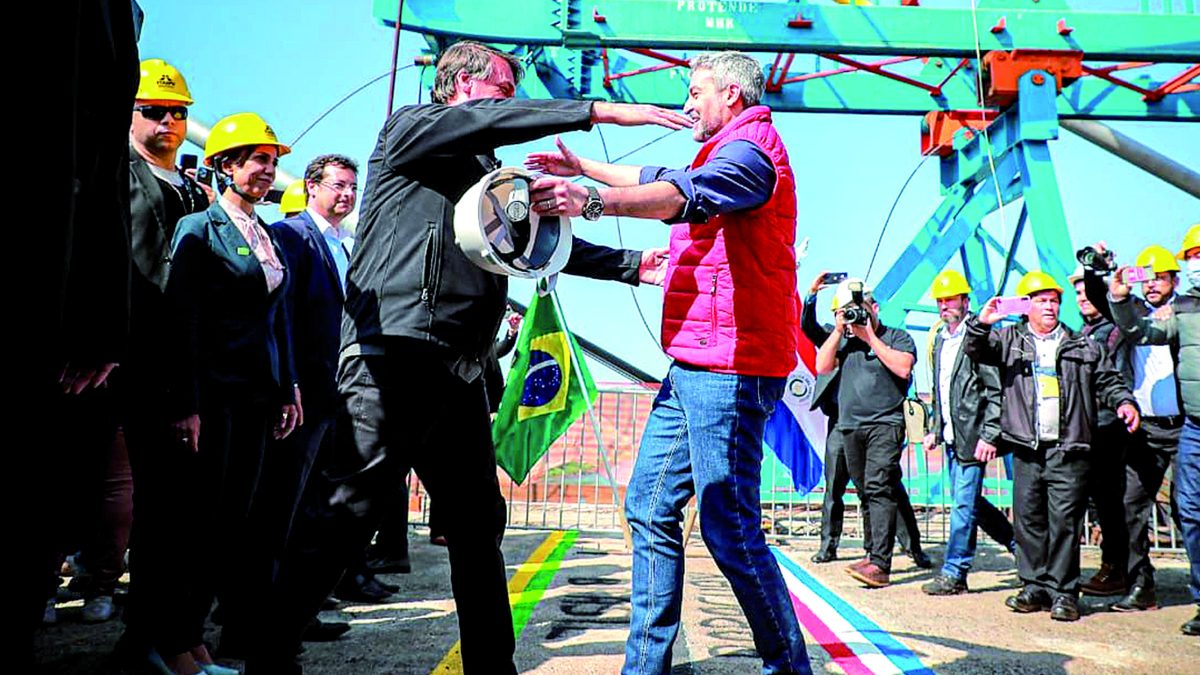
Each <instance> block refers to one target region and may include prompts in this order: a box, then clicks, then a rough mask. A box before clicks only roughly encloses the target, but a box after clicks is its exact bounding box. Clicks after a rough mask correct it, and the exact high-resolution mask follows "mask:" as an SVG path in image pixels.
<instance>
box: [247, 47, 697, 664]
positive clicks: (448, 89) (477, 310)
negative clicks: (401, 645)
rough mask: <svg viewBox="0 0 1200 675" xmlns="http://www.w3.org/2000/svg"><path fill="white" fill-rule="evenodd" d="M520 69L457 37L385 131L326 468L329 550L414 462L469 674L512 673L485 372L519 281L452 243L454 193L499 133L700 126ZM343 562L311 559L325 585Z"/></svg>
mask: <svg viewBox="0 0 1200 675" xmlns="http://www.w3.org/2000/svg"><path fill="white" fill-rule="evenodd" d="M520 70H521V69H520V64H519V62H518V61H517V60H516V59H515V58H514V57H512V56H511V55H507V54H504V53H502V52H498V51H496V50H493V49H491V48H488V47H485V46H484V45H481V44H478V43H474V42H460V43H458V44H455V45H454V46H452V47H450V48H449V49H448V50H446V51H445V52H444V53H443V54H442V55H441V57H440V58H439V60H438V66H437V74H436V76H435V81H434V87H433V92H432V97H433V100H434V101H436V103H433V104H428V105H416V106H408V107H404V108H401V109H400V110H398V111H396V113H394V114H393V115H392V116H391V117H390V118H388V120H387V122H386V123H385V124H384V127H383V130H382V131H381V132H380V134H379V141H378V144H377V145H376V148H375V151H374V152H373V153H372V155H371V158H370V160H369V162H368V171H367V185H366V190H365V193H364V195H363V201H362V210H361V217H360V219H359V225H358V229H357V245H356V247H355V251H354V255H353V257H352V258H351V260H350V268H349V272H348V274H347V280H346V304H345V315H344V319H343V328H342V352H341V356H340V358H341V362H340V366H339V370H338V390H339V396H340V400H341V403H342V405H343V411H342V413H343V415H344V416H343V417H342V418H340V419H339V421H338V428H339V429H343V428H344V429H345V431H346V433H345V434H340V432H339V434H340V435H339V437H338V441H337V443H336V445H335V448H336V449H335V452H334V457H333V463H332V465H331V467H330V469H329V473H330V475H331V476H332V477H334V478H335V479H337V480H338V481H339V483H340V484H339V485H338V486H337V489H336V492H335V494H334V495H333V497H332V499H331V502H330V504H331V511H330V513H329V514H328V518H326V519H325V520H324V522H320V523H318V525H319V526H321V528H322V531H323V533H324V534H323V536H325V537H328V540H329V541H332V542H334V544H333V545H332V546H330V547H329V550H334V551H340V552H342V554H343V555H348V552H350V551H355V550H361V549H362V547H363V546H365V545H366V544H367V540H368V539H369V537H370V536H371V534H372V533H373V532H374V530H375V529H376V526H377V525H378V524H379V517H380V515H381V514H382V511H383V509H384V508H386V506H387V504H388V503H389V501H390V500H391V499H393V498H394V495H395V494H396V493H397V491H398V490H399V489H400V483H401V482H402V481H403V480H404V477H405V475H406V474H407V473H408V470H409V469H410V468H411V469H413V470H415V471H416V473H417V475H418V476H419V477H420V478H421V481H422V483H423V484H424V485H425V487H426V489H428V491H429V494H430V496H431V497H432V498H433V499H434V501H436V502H438V508H439V509H441V510H442V514H441V515H443V516H445V518H444V520H445V525H446V536H447V539H448V540H449V553H450V567H451V585H452V587H453V591H454V597H455V602H456V606H457V610H458V619H459V630H460V634H461V636H462V660H463V667H464V669H465V671H466V672H488V673H515V672H516V667H515V665H514V664H513V652H514V650H515V641H514V639H513V634H512V614H511V610H510V608H509V602H508V590H507V575H506V570H505V563H504V556H503V553H502V551H501V547H500V541H501V538H502V536H503V533H504V525H505V508H504V500H503V497H502V496H501V495H500V488H499V484H498V482H497V479H496V459H495V451H494V449H493V447H492V440H491V425H490V420H489V414H488V402H487V396H486V394H485V391H484V381H483V377H482V374H483V362H484V360H485V359H486V357H487V355H488V352H489V350H490V349H491V348H492V341H493V338H494V337H495V335H496V333H497V331H498V329H499V325H500V321H501V318H502V317H503V313H504V307H505V300H506V296H507V291H508V280H507V278H506V277H503V276H499V275H496V274H492V273H490V272H486V271H484V270H483V269H481V268H479V267H476V266H475V265H474V264H473V263H472V262H471V261H470V260H469V259H468V258H467V257H466V255H465V254H463V253H462V252H461V251H460V250H459V249H458V248H457V246H456V245H455V237H454V229H453V221H454V205H455V203H456V202H457V201H458V200H459V199H460V198H461V197H462V195H463V194H464V193H465V192H466V191H467V190H468V189H469V188H470V187H471V186H472V185H473V184H474V183H476V182H477V181H478V180H479V179H480V178H482V177H483V176H484V175H486V174H487V173H488V172H489V171H491V170H493V169H495V168H496V167H497V165H498V162H497V161H496V158H495V156H494V154H493V152H494V150H495V149H496V148H497V147H500V146H504V145H511V144H515V143H522V142H525V141H529V140H533V139H536V138H540V137H543V136H547V135H551V134H554V133H558V132H565V131H572V130H584V129H589V128H590V127H591V125H593V124H596V123H615V124H622V125H640V124H661V125H663V126H667V127H669V128H682V127H684V126H689V125H690V119H688V118H686V117H684V116H682V115H679V114H677V113H673V112H670V111H667V110H662V109H659V108H654V107H651V106H635V105H622V104H610V103H603V102H594V103H593V102H588V101H532V100H515V99H512V96H513V93H514V90H515V88H516V85H517V82H518V79H519V77H520V74H521V72H520ZM579 250H580V244H579V243H576V245H575V246H574V247H573V251H575V252H578V251H579ZM572 258H573V259H572V260H571V261H570V262H569V263H568V264H567V267H566V269H565V270H564V271H566V272H568V273H582V274H587V275H589V276H595V277H598V278H607V279H623V280H626V281H632V280H634V279H636V278H637V274H638V268H639V265H640V263H641V259H640V258H641V256H639V255H638V254H637V253H636V252H632V251H611V250H609V251H607V252H604V253H603V254H602V255H586V254H581V255H579V256H575V255H574V254H573V255H572ZM343 422H344V426H343ZM339 562H343V561H340V560H336V559H334V560H328V561H326V562H325V564H324V566H323V567H322V568H321V569H318V570H316V571H315V573H316V574H318V575H320V577H321V578H322V581H323V582H324V583H325V584H327V585H328V588H332V586H333V584H334V583H335V582H336V576H337V575H338V574H339V573H340V569H339V564H338V563H339ZM320 599H321V598H319V597H318V598H315V600H316V602H318V603H319V602H320ZM249 665H250V666H252V667H254V666H257V665H258V664H254V663H251V664H249ZM262 667H263V668H264V670H266V669H274V670H280V669H282V666H281V664H266V663H264V664H262ZM294 669H295V668H294V667H293V670H294Z"/></svg>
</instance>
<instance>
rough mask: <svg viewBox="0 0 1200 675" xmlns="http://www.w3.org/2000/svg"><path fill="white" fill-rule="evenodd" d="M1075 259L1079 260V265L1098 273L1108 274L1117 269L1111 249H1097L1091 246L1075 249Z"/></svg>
mask: <svg viewBox="0 0 1200 675" xmlns="http://www.w3.org/2000/svg"><path fill="white" fill-rule="evenodd" d="M1075 259H1076V260H1078V261H1079V264H1080V265H1083V266H1084V267H1085V268H1087V269H1090V270H1092V271H1093V272H1098V273H1100V274H1108V273H1109V272H1113V271H1116V269H1117V263H1116V260H1115V259H1114V258H1113V252H1112V251H1097V250H1096V249H1095V248H1094V247H1092V246H1088V247H1085V248H1081V249H1079V250H1078V251H1076V252H1075Z"/></svg>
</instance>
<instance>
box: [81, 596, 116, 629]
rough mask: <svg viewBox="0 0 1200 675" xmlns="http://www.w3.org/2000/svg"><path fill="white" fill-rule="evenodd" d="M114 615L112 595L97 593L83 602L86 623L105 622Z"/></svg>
mask: <svg viewBox="0 0 1200 675" xmlns="http://www.w3.org/2000/svg"><path fill="white" fill-rule="evenodd" d="M112 617H113V599H112V596H111V595H97V596H96V597H94V598H88V599H87V600H86V601H84V603H83V622H84V623H104V622H105V621H108V620H109V619H111V618H112Z"/></svg>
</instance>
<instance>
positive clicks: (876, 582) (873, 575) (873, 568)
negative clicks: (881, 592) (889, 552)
mask: <svg viewBox="0 0 1200 675" xmlns="http://www.w3.org/2000/svg"><path fill="white" fill-rule="evenodd" d="M850 576H852V577H854V578H855V579H857V580H858V581H860V582H862V583H863V584H865V585H866V586H868V587H869V588H883V587H884V586H887V585H889V584H891V583H892V581H891V574H889V573H887V572H885V571H883V569H882V568H880V567H879V566H878V565H875V564H872V563H867V564H866V565H864V566H862V567H859V568H858V569H853V568H852V569H851V570H850Z"/></svg>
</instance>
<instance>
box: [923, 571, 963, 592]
mask: <svg viewBox="0 0 1200 675" xmlns="http://www.w3.org/2000/svg"><path fill="white" fill-rule="evenodd" d="M921 591H923V592H924V593H925V595H959V594H962V593H966V592H967V580H966V579H958V578H956V577H952V576H950V575H949V574H945V573H943V574H939V575H937V578H935V579H934V580H933V581H930V582H929V583H927V584H925V585H924V586H922V587H921Z"/></svg>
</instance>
